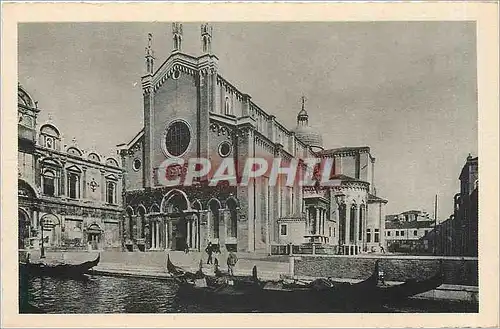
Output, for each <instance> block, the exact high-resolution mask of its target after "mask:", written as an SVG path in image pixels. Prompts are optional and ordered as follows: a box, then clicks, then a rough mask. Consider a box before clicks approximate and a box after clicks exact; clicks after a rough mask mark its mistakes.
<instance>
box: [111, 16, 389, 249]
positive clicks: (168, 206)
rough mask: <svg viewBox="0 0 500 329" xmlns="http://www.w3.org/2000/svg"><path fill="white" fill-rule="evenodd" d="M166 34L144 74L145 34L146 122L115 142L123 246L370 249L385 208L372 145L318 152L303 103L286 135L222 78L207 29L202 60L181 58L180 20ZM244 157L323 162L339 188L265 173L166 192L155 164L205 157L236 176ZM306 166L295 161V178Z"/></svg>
mask: <svg viewBox="0 0 500 329" xmlns="http://www.w3.org/2000/svg"><path fill="white" fill-rule="evenodd" d="M172 33H173V34H172V40H173V51H172V53H171V54H170V55H169V56H168V58H167V59H166V60H165V61H163V62H161V63H159V64H160V65H158V69H157V70H156V71H155V70H152V69H151V68H152V67H153V64H154V63H153V62H154V60H155V59H154V58H153V57H152V56H151V54H152V51H153V50H152V45H153V36H152V35H151V34H148V35H147V40H146V42H147V48H146V53H145V72H146V74H145V75H144V76H143V77H142V89H143V100H142V101H143V104H144V107H143V113H142V114H143V116H142V115H140V113H138V119H140V118H142V117H143V118H144V126H143V127H142V129H141V130H140V131H139V132H138V133H137V134H136V135H135V137H133V138H132V139H131V140H130V141H129V142H128V143H124V144H120V145H118V147H119V149H120V155H121V159H122V164H123V169H124V190H125V192H124V197H125V199H124V205H125V207H127V209H130V210H129V212H128V214H127V216H128V218H127V223H128V224H126V225H124V228H125V231H124V234H125V244H126V246H127V249H128V250H137V249H139V250H162V249H177V250H184V249H185V248H186V247H188V248H191V249H196V250H202V248H204V246H206V245H207V244H208V243H209V242H211V243H212V244H214V245H217V246H219V247H220V248H221V249H222V248H226V249H235V250H238V251H261V252H262V251H267V252H271V251H272V248H273V246H274V245H284V244H289V243H292V244H294V245H309V246H310V245H318V246H328V247H332V249H333V247H335V249H336V250H337V251H338V252H341V253H349V254H354V253H356V254H357V253H359V252H363V251H364V250H368V249H369V247H371V245H370V244H371V243H372V242H368V241H367V233H368V231H369V230H370V231H371V232H374V230H379V231H380V232H382V231H383V218H384V216H383V208H384V205H385V203H386V202H387V200H384V199H382V198H380V197H377V196H376V194H377V193H376V189H375V185H374V183H375V182H374V168H375V158H373V157H372V155H371V154H370V148H369V147H365V146H363V147H343V148H338V149H327V150H325V149H324V147H323V144H322V143H323V138H322V136H321V135H320V134H318V132H317V129H315V128H314V125H313V120H312V118H310V117H309V113H308V111H307V110H306V106H305V101H306V100H305V97H302V106H301V108H300V111H298V115H297V126H296V127H295V128H292V129H290V128H287V127H286V126H285V125H283V124H282V123H281V122H280V121H279V120H278V119H277V118H276V117H275V116H274V115H272V114H270V113H269V112H266V111H265V110H264V109H262V108H261V107H260V106H259V105H257V103H256V102H254V101H253V100H252V98H251V97H250V95H248V94H246V93H244V92H242V91H240V90H239V89H238V88H236V87H235V85H234V84H232V83H230V82H229V81H228V80H226V79H225V78H224V77H223V76H222V75H221V74H219V60H218V58H217V57H216V56H215V55H214V54H213V52H212V51H213V49H212V47H211V45H212V38H213V29H212V27H211V26H210V25H209V24H203V25H202V26H201V50H202V54H201V55H200V56H194V55H192V54H187V53H185V52H183V50H182V42H184V41H185V40H183V38H182V37H183V30H182V24H180V23H174V24H173V29H172ZM297 110H299V108H298V109H297ZM316 120H317V121H319V120H320V119H319V118H316ZM249 157H261V158H265V159H271V158H278V157H279V158H281V159H283V160H285V162H287V161H290V160H292V159H295V160H303V159H305V158H322V159H323V158H330V159H332V160H333V162H334V169H333V173H332V175H333V177H334V178H337V179H338V180H339V181H340V182H341V183H340V185H339V186H338V188H325V189H320V190H316V189H311V190H308V189H305V188H303V187H302V186H300V185H299V184H298V182H294V184H293V186H286V184H285V180H281V179H280V180H279V181H278V184H276V185H272V186H270V185H269V184H268V182H269V177H268V176H265V177H262V178H260V179H258V180H255V181H254V182H252V184H249V185H248V186H228V185H223V184H219V185H217V186H211V185H209V184H208V181H207V180H206V179H205V178H200V179H198V180H197V181H196V182H195V184H193V185H191V186H185V185H182V184H179V185H178V186H174V187H166V186H163V185H162V184H161V179H160V177H159V175H161V174H162V171H161V165H162V163H164V161H165V160H167V159H173V158H175V159H182V160H184V161H185V162H187V160H188V159H190V158H205V159H210V161H211V164H212V166H216V165H218V164H220V163H221V162H222V161H224V160H228V159H229V160H231V159H232V160H234V161H235V163H237V166H236V168H235V169H236V171H237V172H236V176H238V175H240V174H241V171H242V169H243V166H244V162H245V159H247V158H249ZM306 169H307V168H306V165H305V164H304V163H303V162H302V163H301V164H300V166H299V175H301V176H302V177H303V175H304V173H305V171H306ZM185 171H186V167H183V166H177V167H172V168H170V169H169V171H168V172H167V174H168V175H170V176H173V177H182V175H184V174H185ZM341 194H342V195H344V197H343V198H342V201H341V202H340V201H339V200H340V197H339V195H341ZM128 207H130V208H128ZM139 209H140V212H139ZM153 209H154V211H153ZM380 236H381V237H382V236H383V234H380ZM380 243H381V244H383V240H381V241H380ZM378 245H379V243H377V246H378Z"/></svg>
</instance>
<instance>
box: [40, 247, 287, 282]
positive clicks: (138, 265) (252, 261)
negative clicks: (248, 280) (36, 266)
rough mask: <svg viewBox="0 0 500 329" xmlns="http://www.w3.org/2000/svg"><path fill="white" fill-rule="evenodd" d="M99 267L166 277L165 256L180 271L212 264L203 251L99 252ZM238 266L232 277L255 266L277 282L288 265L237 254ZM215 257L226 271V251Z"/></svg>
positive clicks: (56, 254) (86, 256)
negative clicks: (168, 257) (179, 268)
mask: <svg viewBox="0 0 500 329" xmlns="http://www.w3.org/2000/svg"><path fill="white" fill-rule="evenodd" d="M97 254H98V252H97V251H95V252H73V251H72V252H62V251H48V252H46V258H47V259H58V260H62V259H64V260H66V261H74V262H82V261H87V260H91V259H94V258H95V257H96V256H97ZM100 255H101V260H100V262H99V265H98V266H96V267H94V272H95V273H96V274H109V275H111V274H116V275H123V276H144V277H158V278H162V277H165V278H168V277H169V275H168V273H167V271H166V260H167V255H169V256H170V260H171V261H172V263H173V264H175V265H177V266H180V267H181V268H183V269H185V270H187V271H192V272H196V271H197V270H198V268H199V265H200V260H201V261H202V266H203V272H205V273H207V274H213V273H214V267H213V265H209V264H207V259H208V255H207V254H206V253H205V252H198V251H191V252H189V253H188V254H186V253H184V252H182V251H156V252H140V251H136V252H119V251H101V252H100ZM237 256H238V263H237V264H236V267H235V271H234V273H235V274H236V275H251V273H252V268H253V267H254V266H257V272H258V276H259V278H261V279H264V280H275V279H279V278H280V276H282V275H288V274H289V273H290V270H289V262H288V257H287V256H270V257H269V256H267V255H265V254H250V253H237ZM30 257H31V259H32V260H36V259H39V258H40V252H39V251H36V250H35V251H30ZM213 258H214V260H215V258H217V260H218V262H219V268H220V270H221V271H227V265H226V260H227V252H222V253H220V254H214V255H213Z"/></svg>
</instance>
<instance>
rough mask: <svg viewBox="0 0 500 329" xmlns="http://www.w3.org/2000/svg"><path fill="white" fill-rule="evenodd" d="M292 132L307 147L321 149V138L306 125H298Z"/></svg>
mask: <svg viewBox="0 0 500 329" xmlns="http://www.w3.org/2000/svg"><path fill="white" fill-rule="evenodd" d="M293 132H294V133H295V136H296V137H297V138H298V139H300V141H302V142H303V143H304V144H306V145H307V146H310V147H313V148H320V149H323V137H322V136H321V134H320V133H318V132H317V131H316V130H315V129H314V128H312V127H310V126H306V125H298V126H297V127H296V128H295V129H294V130H293Z"/></svg>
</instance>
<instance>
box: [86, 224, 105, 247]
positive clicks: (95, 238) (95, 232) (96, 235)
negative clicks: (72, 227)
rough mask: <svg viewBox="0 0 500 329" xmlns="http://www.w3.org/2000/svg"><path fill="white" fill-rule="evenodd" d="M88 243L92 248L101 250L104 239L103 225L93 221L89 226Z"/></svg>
mask: <svg viewBox="0 0 500 329" xmlns="http://www.w3.org/2000/svg"><path fill="white" fill-rule="evenodd" d="M86 233H87V245H88V248H89V249H91V250H101V249H102V241H103V237H102V235H103V230H102V229H101V227H100V226H99V225H98V224H96V223H93V224H91V225H90V226H89V227H88V228H87V232H86Z"/></svg>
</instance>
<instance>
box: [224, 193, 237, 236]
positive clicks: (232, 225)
mask: <svg viewBox="0 0 500 329" xmlns="http://www.w3.org/2000/svg"><path fill="white" fill-rule="evenodd" d="M227 207H228V208H229V215H230V217H229V227H228V232H227V235H228V237H230V238H237V237H238V207H237V204H236V201H234V200H233V199H229V200H227Z"/></svg>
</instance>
